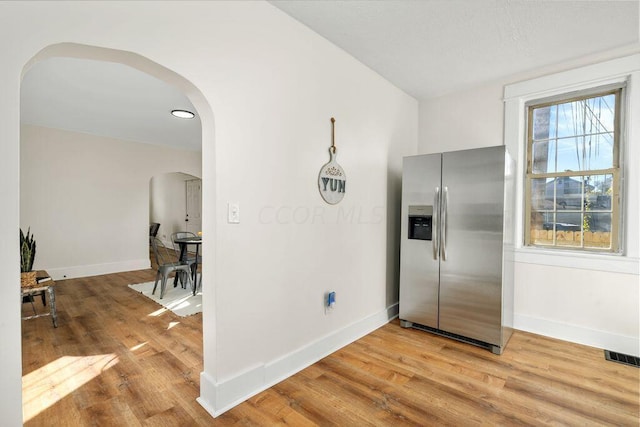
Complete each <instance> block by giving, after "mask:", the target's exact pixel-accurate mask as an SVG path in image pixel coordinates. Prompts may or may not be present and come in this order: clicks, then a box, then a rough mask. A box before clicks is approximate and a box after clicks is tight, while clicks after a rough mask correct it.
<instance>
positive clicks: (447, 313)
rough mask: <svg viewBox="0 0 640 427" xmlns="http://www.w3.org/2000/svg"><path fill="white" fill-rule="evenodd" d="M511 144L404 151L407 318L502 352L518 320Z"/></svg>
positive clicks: (403, 311)
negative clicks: (407, 154) (415, 153)
mask: <svg viewBox="0 0 640 427" xmlns="http://www.w3.org/2000/svg"><path fill="white" fill-rule="evenodd" d="M512 170H513V162H512V160H511V159H510V157H509V155H508V153H507V152H506V150H505V147H504V146H498V147H489V148H481V149H473V150H463V151H455V152H448V153H440V154H427V155H418V156H410V157H405V158H404V162H403V178H402V226H401V233H402V236H401V252H400V307H399V310H400V320H401V325H402V326H404V327H416V328H419V329H423V330H427V331H430V332H434V333H438V334H441V335H446V336H449V337H451V338H455V339H459V340H463V341H466V342H470V343H472V344H476V345H480V346H483V347H485V348H488V349H490V350H491V351H493V352H494V353H496V354H501V353H502V351H503V349H504V346H505V345H506V342H507V340H508V338H509V335H510V333H511V326H512V322H513V266H512V261H510V260H511V259H512V257H509V256H506V255H507V252H508V248H509V247H510V246H511V245H512V239H511V236H512V231H511V228H512V227H511V222H510V215H512V211H511V210H512V193H513V191H512V190H513V179H512V178H513V177H512V176H511V171H512Z"/></svg>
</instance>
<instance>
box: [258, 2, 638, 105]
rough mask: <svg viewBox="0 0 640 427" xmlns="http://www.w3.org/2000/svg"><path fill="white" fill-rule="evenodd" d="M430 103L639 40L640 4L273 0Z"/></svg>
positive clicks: (396, 83)
mask: <svg viewBox="0 0 640 427" xmlns="http://www.w3.org/2000/svg"><path fill="white" fill-rule="evenodd" d="M270 3H272V4H273V5H275V6H276V7H278V8H280V9H282V10H283V11H284V12H286V13H287V14H289V15H291V16H292V17H294V18H296V19H297V20H299V21H300V22H302V23H303V24H305V25H307V26H308V27H309V28H311V29H312V30H314V31H316V32H317V33H319V34H321V35H323V36H324V37H325V38H327V39H328V40H330V41H331V42H333V43H334V44H336V45H338V46H340V47H341V48H343V49H344V50H345V51H347V52H348V53H350V54H351V55H353V56H354V57H356V58H357V59H359V60H360V61H361V62H363V63H364V64H366V65H368V66H369V67H370V68H372V69H373V70H375V71H377V72H378V73H379V74H381V75H382V76H383V77H385V78H386V79H387V80H389V81H391V82H393V83H394V84H395V85H396V86H398V87H399V88H400V89H402V90H404V91H405V92H407V93H408V94H410V95H412V96H413V97H415V98H418V99H426V98H430V97H434V96H437V95H441V94H445V93H448V92H452V91H456V90H461V89H464V88H467V87H470V86H474V85H477V84H481V83H483V82H489V81H492V80H497V79H499V78H501V77H505V76H509V75H512V74H515V73H519V72H523V71H527V70H534V69H536V68H540V67H542V66H546V65H551V64H556V63H560V62H563V61H567V60H570V59H573V58H579V57H581V56H585V55H588V54H592V53H596V52H600V51H605V50H608V49H612V48H614V47H620V46H625V45H630V44H633V43H638V42H639V41H640V29H639V25H640V24H639V23H640V16H639V8H638V6H639V4H640V1H638V0H633V1H618V0H615V1H614V0H607V1H587V0H580V1H559V0H551V1H549V0H422V1H417V0H392V1H370V0H368V1H361V0H360V1H358V0H349V1H335V0H306V1H297V0H274V1H270Z"/></svg>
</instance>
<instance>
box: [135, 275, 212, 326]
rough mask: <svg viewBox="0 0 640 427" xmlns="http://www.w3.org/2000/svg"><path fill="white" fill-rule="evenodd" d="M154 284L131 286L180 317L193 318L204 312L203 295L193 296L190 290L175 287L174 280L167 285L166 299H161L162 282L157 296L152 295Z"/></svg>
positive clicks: (199, 293) (157, 290)
mask: <svg viewBox="0 0 640 427" xmlns="http://www.w3.org/2000/svg"><path fill="white" fill-rule="evenodd" d="M153 284H154V282H146V283H138V284H136V285H129V287H130V288H131V289H133V290H134V291H138V292H140V293H141V294H142V295H144V296H145V297H147V298H149V299H152V300H153V301H155V302H156V303H158V304H160V305H161V306H163V307H164V308H166V309H167V310H171V311H172V312H174V313H175V314H177V315H178V316H180V317H186V316H191V315H192V314H196V313H200V312H202V293H201V292H198V293H197V294H196V295H193V294H192V293H191V291H190V290H189V289H182V287H180V286H177V287H175V288H174V287H173V280H171V281H170V282H168V283H167V289H166V291H165V293H164V298H162V299H160V282H158V288H157V289H156V294H155V295H151V291H152V290H153Z"/></svg>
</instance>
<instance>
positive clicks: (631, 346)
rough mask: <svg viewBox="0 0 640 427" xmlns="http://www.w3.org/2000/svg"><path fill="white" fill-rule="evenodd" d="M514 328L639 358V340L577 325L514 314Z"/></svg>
mask: <svg viewBox="0 0 640 427" xmlns="http://www.w3.org/2000/svg"><path fill="white" fill-rule="evenodd" d="M514 328H515V329H519V330H521V331H527V332H531V333H534V334H538V335H544V336H547V337H552V338H557V339H560V340H564V341H570V342H574V343H578V344H583V345H588V346H591V347H597V348H602V349H605V350H611V351H616V352H619V353H623V354H629V355H633V356H636V357H640V339H639V338H638V337H637V336H635V337H634V336H625V335H619V334H614V333H611V332H607V331H598V330H595V329H589V328H585V327H583V326H579V325H571V324H569V323H562V322H557V321H554V320H549V319H541V318H537V317H531V316H526V315H523V314H516V315H515V316H514Z"/></svg>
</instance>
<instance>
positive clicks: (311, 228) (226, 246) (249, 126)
mask: <svg viewBox="0 0 640 427" xmlns="http://www.w3.org/2000/svg"><path fill="white" fill-rule="evenodd" d="M0 35H2V36H3V37H0V52H2V58H3V59H2V63H3V66H2V67H0V93H2V94H3V96H2V97H0V150H1V151H0V154H1V156H0V182H1V183H2V185H0V191H1V194H0V195H1V196H2V200H3V201H5V203H6V204H7V208H6V209H2V210H0V235H1V236H3V239H0V240H1V241H2V242H3V243H2V247H1V248H0V280H1V281H2V282H3V283H6V284H8V285H7V286H3V287H0V336H2V338H3V341H4V342H5V343H6V345H3V346H2V350H0V352H1V353H2V354H0V356H2V359H3V368H2V377H1V378H0V394H2V395H3V396H8V397H5V398H4V399H2V400H0V413H2V414H3V419H4V420H5V422H6V423H8V424H10V425H17V424H18V422H19V419H20V416H19V408H20V397H19V396H20V376H19V372H20V355H19V352H18V349H19V342H20V337H19V332H18V331H19V324H20V323H19V322H20V320H19V310H18V309H19V307H17V304H16V303H15V295H16V293H17V288H18V276H19V275H18V269H17V265H18V242H17V238H16V239H15V241H14V240H12V239H13V236H15V235H16V234H17V228H18V225H19V220H18V200H19V190H18V176H19V166H18V165H19V156H18V153H19V151H18V150H19V140H20V138H19V86H20V76H21V73H22V72H23V67H24V66H25V64H27V63H28V62H29V61H30V60H31V59H32V58H33V57H34V55H36V54H38V52H39V51H40V50H41V49H43V48H45V47H47V46H49V45H52V44H55V43H60V42H67V41H68V42H75V43H83V44H88V45H92V46H103V47H109V48H114V49H120V50H125V51H130V52H134V53H135V54H138V55H142V56H143V57H145V58H149V60H151V61H154V62H157V63H159V64H162V65H163V66H164V67H167V68H168V69H169V70H173V71H175V73H177V74H178V76H176V75H174V74H172V73H171V72H168V71H166V70H158V69H157V67H155V66H154V65H153V64H152V63H151V62H150V61H149V60H146V59H144V58H141V57H139V56H137V55H135V54H134V55H129V54H125V55H121V54H118V53H117V52H111V51H104V50H96V49H83V48H82V46H70V45H63V46H54V47H53V48H51V49H48V50H47V51H45V52H43V53H42V55H40V57H46V56H47V55H50V54H54V53H55V52H58V53H61V54H66V55H79V56H82V55H84V54H88V55H90V56H96V57H101V56H104V57H109V58H114V60H119V61H120V60H121V61H125V62H127V63H134V64H135V65H136V66H137V67H140V69H143V70H147V71H149V72H152V73H155V75H157V76H161V77H163V78H166V79H169V80H172V81H175V82H178V84H180V85H181V86H180V87H181V88H183V89H185V90H187V95H188V96H189V97H190V99H191V101H192V102H193V104H194V105H195V106H196V109H197V110H198V112H199V115H200V117H201V118H202V126H203V131H202V138H203V151H202V168H203V170H202V178H203V245H204V246H205V247H206V252H205V255H204V258H203V274H204V278H203V284H204V287H205V292H204V295H203V303H204V314H203V316H204V317H203V328H204V338H203V339H204V366H205V368H204V369H205V371H204V373H203V374H202V376H201V398H200V400H199V401H200V402H201V403H202V404H203V405H204V406H205V407H206V408H207V409H208V410H209V411H211V412H219V411H221V410H225V409H227V408H229V407H230V406H231V405H233V404H235V403H236V402H239V401H241V400H242V399H244V398H246V397H247V396H248V395H250V394H252V393H255V392H257V391H259V390H260V389H262V388H264V387H267V386H269V385H270V384H272V383H274V382H277V381H279V380H280V379H281V378H283V377H286V376H287V375H289V374H291V373H292V372H295V371H296V370H298V369H300V368H302V367H304V366H306V365H307V364H309V363H312V362H314V361H315V360H316V359H318V358H320V357H322V356H324V355H325V354H327V353H328V352H331V351H333V350H335V349H336V348H338V347H340V346H342V345H344V344H346V343H348V342H350V341H352V340H353V339H356V338H357V337H359V336H361V335H363V334H365V333H367V332H369V331H370V330H372V329H374V328H376V327H378V326H380V325H381V324H383V323H384V322H386V321H387V320H388V319H389V318H390V316H393V314H394V306H393V304H394V303H395V301H397V252H398V250H397V247H398V241H397V233H396V232H395V230H394V231H393V232H390V233H389V232H388V230H389V229H390V227H389V226H390V225H392V226H393V225H395V223H396V220H397V218H396V216H397V205H396V202H397V201H398V197H399V196H398V188H399V179H400V168H401V158H402V156H404V155H410V154H415V152H416V147H417V121H418V107H417V102H416V101H415V100H414V99H413V98H411V97H409V96H407V95H406V94H404V93H402V92H400V91H399V90H398V89H397V88H395V87H394V86H392V85H391V84H389V83H388V82H386V81H385V80H384V79H382V78H381V77H380V76H379V75H377V74H375V73H374V72H372V71H371V70H370V69H368V68H367V67H365V66H363V65H362V64H360V63H358V62H357V61H356V60H355V59H353V58H352V57H350V56H348V55H347V54H345V53H344V52H343V51H342V50H340V49H338V48H337V47H335V46H333V45H331V44H330V43H328V42H327V41H326V40H325V39H323V38H322V37H320V36H318V35H316V34H314V33H312V32H311V31H310V30H309V29H308V28H306V27H304V26H302V25H301V24H299V23H297V22H296V21H294V20H292V19H291V18H290V17H288V16H286V15H285V14H284V13H282V12H280V11H279V10H277V9H275V8H274V7H273V6H271V5H269V4H268V3H265V2H190V3H187V2H153V3H150V2H131V3H127V7H126V8H122V6H121V5H120V4H119V3H114V2H86V3H85V2H81V3H75V2H73V3H54V2H47V3H37V4H31V3H28V2H20V3H18V2H10V3H7V2H5V3H1V4H0ZM15 40H20V43H15ZM179 76H183V77H184V78H186V79H187V80H188V82H190V83H191V84H189V83H188V82H185V81H184V80H181V79H180V78H179ZM209 105H210V106H211V109H210V107H209ZM211 110H213V112H215V132H214V125H213V114H212V111H211ZM332 116H333V117H335V118H336V119H337V123H336V137H337V141H336V143H337V147H338V157H337V160H338V162H339V163H340V164H341V165H342V167H343V168H344V169H345V171H346V174H347V179H348V182H347V194H346V196H345V198H344V200H343V201H342V202H341V203H340V204H339V205H337V206H329V205H326V204H324V202H322V200H321V198H320V196H319V194H318V190H317V184H316V182H317V176H318V172H319V170H320V167H321V166H322V165H323V164H324V163H326V162H327V161H328V151H327V150H328V148H329V145H330V136H331V131H330V121H329V119H330V117H332ZM228 201H235V202H238V203H239V205H240V217H241V223H240V224H227V222H226V205H227V202H228ZM391 203H392V204H391ZM391 228H393V227H391ZM5 242H7V243H5ZM14 254H15V255H14ZM11 283H15V285H14V286H11V285H10V284H11ZM214 287H215V291H214V289H213V288H214ZM328 290H334V291H336V292H337V299H338V303H337V307H336V309H335V310H334V311H333V312H332V313H331V314H330V315H326V314H325V312H324V309H323V296H324V293H325V292H326V291H328ZM388 309H389V311H388ZM62 327H64V326H62ZM8 349H13V350H12V351H10V350H8Z"/></svg>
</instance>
